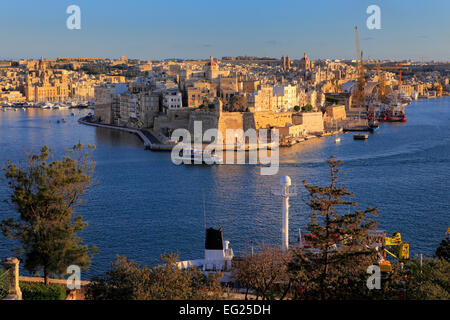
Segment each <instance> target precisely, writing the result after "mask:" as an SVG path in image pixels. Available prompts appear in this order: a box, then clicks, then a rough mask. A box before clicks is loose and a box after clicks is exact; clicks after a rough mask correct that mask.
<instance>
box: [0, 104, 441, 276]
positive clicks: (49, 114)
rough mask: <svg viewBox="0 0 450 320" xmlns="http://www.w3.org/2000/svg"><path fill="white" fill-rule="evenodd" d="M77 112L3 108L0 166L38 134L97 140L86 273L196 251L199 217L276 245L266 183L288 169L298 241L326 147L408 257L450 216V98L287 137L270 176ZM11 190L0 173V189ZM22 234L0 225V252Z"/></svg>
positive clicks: (0, 209) (227, 232)
mask: <svg viewBox="0 0 450 320" xmlns="http://www.w3.org/2000/svg"><path fill="white" fill-rule="evenodd" d="M71 112H74V113H75V115H74V116H72V115H71ZM84 114H85V112H84V111H83V112H81V111H73V110H41V109H27V110H22V109H18V110H17V111H14V110H8V111H5V112H0V151H1V152H0V164H1V167H4V165H5V163H6V161H7V160H8V159H11V160H12V161H14V162H20V163H22V164H23V163H24V159H25V152H32V151H34V152H38V151H39V148H40V147H42V145H44V144H47V145H49V146H50V147H52V148H53V149H54V150H55V151H56V152H58V153H60V154H61V153H63V152H64V149H65V148H66V147H71V146H72V145H74V144H76V143H78V142H82V143H84V144H95V145H96V147H97V148H96V150H95V151H94V152H93V159H94V160H95V162H96V170H95V179H96V186H95V188H93V189H91V190H89V192H88V193H87V194H86V197H85V198H84V203H83V205H82V206H81V207H79V208H78V211H77V212H78V213H79V214H81V215H82V216H83V218H84V220H86V221H87V222H88V223H89V226H88V227H86V228H85V230H84V231H83V232H82V234H81V236H82V237H83V239H84V241H85V243H87V244H89V245H96V246H97V247H98V248H99V250H100V253H99V254H97V255H96V256H95V257H94V259H93V261H92V267H91V269H90V271H89V272H87V273H86V272H85V273H84V274H83V275H82V277H83V278H89V277H90V276H92V275H96V274H100V273H103V272H105V271H107V270H108V269H109V265H110V262H111V261H113V260H114V259H115V256H116V255H117V254H118V255H122V256H126V257H128V258H129V259H133V260H135V261H137V262H139V263H142V264H148V265H151V264H154V263H157V262H158V261H159V256H160V255H161V254H162V253H164V252H178V253H179V255H180V258H181V259H195V258H202V256H203V247H204V227H205V225H206V226H208V227H215V228H218V227H222V228H223V229H224V237H225V239H226V240H230V241H231V244H230V246H231V247H232V248H233V250H234V251H235V254H237V255H242V254H244V253H245V252H246V251H247V250H249V249H250V246H251V243H252V242H253V243H254V244H255V245H256V244H258V243H262V242H264V243H265V244H269V245H281V233H280V228H281V200H280V199H279V198H276V197H275V196H273V195H272V193H271V190H272V189H273V187H274V186H277V185H278V184H279V180H280V177H281V176H283V175H289V176H291V178H292V181H293V182H294V183H296V189H297V193H298V194H297V196H296V197H294V198H291V200H290V204H291V208H290V225H289V227H290V244H291V245H295V244H296V235H297V230H298V229H299V228H301V229H302V230H303V231H305V225H306V223H307V222H308V216H309V215H310V210H309V208H308V207H307V205H306V204H305V201H306V200H307V198H308V196H307V194H306V192H305V189H304V187H303V184H302V181H303V180H305V179H306V180H308V182H309V183H313V184H321V185H323V184H326V183H328V181H329V175H328V174H329V171H328V170H327V163H326V160H327V158H328V157H329V156H330V155H336V156H337V157H338V158H339V159H340V160H343V161H344V164H343V166H342V168H343V171H344V172H345V176H344V177H343V178H342V180H341V182H342V183H344V184H345V185H347V187H348V189H349V190H350V191H352V192H354V194H355V197H354V200H355V201H357V202H358V208H361V209H363V208H365V207H367V206H376V207H378V208H379V215H378V217H377V218H376V219H377V221H378V228H379V229H382V230H385V231H387V232H388V233H392V232H401V234H402V239H403V240H404V241H407V242H409V243H410V250H411V255H412V256H414V255H415V254H419V253H423V254H424V255H428V256H431V255H433V254H434V250H435V249H436V247H437V246H438V245H439V242H440V240H441V239H442V238H443V237H444V235H445V231H446V229H447V227H448V226H449V222H450V183H449V181H450V126H449V124H450V98H449V97H447V98H443V99H431V100H421V101H416V102H413V104H412V105H410V106H408V107H406V115H407V117H408V121H407V122H406V123H382V124H381V126H380V130H379V132H377V133H374V134H369V139H368V140H366V141H355V140H353V135H352V134H351V133H350V134H342V135H341V136H340V137H341V141H340V143H335V137H334V136H330V137H323V138H317V139H311V140H308V141H305V142H302V143H299V144H297V145H294V146H293V147H291V148H282V149H281V150H280V162H281V163H280V168H279V172H278V174H277V175H274V176H262V175H260V167H259V166H256V165H254V166H249V165H222V166H212V167H208V166H183V165H180V166H176V165H174V164H173V163H172V162H171V160H170V159H171V158H170V153H165V152H151V151H146V150H144V148H143V144H142V142H141V141H140V140H139V138H138V137H137V136H135V135H133V134H130V133H126V132H118V131H114V130H110V129H104V128H95V127H91V126H84V125H81V124H79V123H78V122H77V119H78V118H80V117H81V116H83V115H84ZM62 118H64V119H65V122H63V121H60V122H59V123H58V120H61V119H62ZM9 192H10V190H9V189H8V188H7V181H6V180H5V178H4V175H3V173H2V175H1V177H0V200H5V199H7V198H8V197H9ZM13 216H16V213H15V212H14V210H13V208H11V207H10V205H8V204H6V203H4V202H0V219H6V218H9V217H13ZM17 245H18V244H17V243H15V242H14V241H11V240H8V239H6V238H5V237H3V236H2V235H0V258H1V259H4V258H6V257H9V256H13V255H14V253H13V251H12V250H13V248H15V247H17Z"/></svg>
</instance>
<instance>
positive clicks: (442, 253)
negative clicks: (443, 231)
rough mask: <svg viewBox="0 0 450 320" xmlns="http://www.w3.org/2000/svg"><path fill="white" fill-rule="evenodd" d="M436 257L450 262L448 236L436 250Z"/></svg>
mask: <svg viewBox="0 0 450 320" xmlns="http://www.w3.org/2000/svg"><path fill="white" fill-rule="evenodd" d="M435 256H436V257H438V258H439V259H444V260H446V261H447V262H450V238H449V236H446V237H445V239H443V240H442V241H441V243H440V244H439V247H438V248H437V249H436V253H435Z"/></svg>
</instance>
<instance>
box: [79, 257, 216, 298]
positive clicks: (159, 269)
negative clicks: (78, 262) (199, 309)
mask: <svg viewBox="0 0 450 320" xmlns="http://www.w3.org/2000/svg"><path fill="white" fill-rule="evenodd" d="M161 259H162V262H163V263H162V264H159V265H157V266H155V267H154V268H149V267H147V266H140V265H139V264H138V263H136V262H134V261H132V260H130V261H128V260H127V258H125V257H120V256H117V258H116V261H115V262H114V263H112V264H111V269H110V270H109V271H108V272H107V273H106V275H105V276H101V277H96V278H94V279H93V281H92V282H91V284H90V285H89V286H88V287H87V291H86V297H87V298H88V299H91V300H179V299H181V300H207V299H219V298H220V297H221V296H222V290H221V286H220V277H219V276H210V277H208V278H207V277H205V276H204V275H203V274H202V273H201V272H200V271H198V270H197V269H195V268H188V269H180V268H179V267H178V262H179V261H178V257H177V255H175V254H168V255H163V256H161Z"/></svg>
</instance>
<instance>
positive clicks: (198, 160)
mask: <svg viewBox="0 0 450 320" xmlns="http://www.w3.org/2000/svg"><path fill="white" fill-rule="evenodd" d="M175 160H177V161H181V162H182V163H183V164H203V165H213V164H223V159H222V157H220V156H218V155H217V154H215V152H214V151H213V152H211V155H209V156H208V155H206V154H205V153H204V150H198V149H197V150H196V149H183V150H182V151H181V155H179V156H178V157H175Z"/></svg>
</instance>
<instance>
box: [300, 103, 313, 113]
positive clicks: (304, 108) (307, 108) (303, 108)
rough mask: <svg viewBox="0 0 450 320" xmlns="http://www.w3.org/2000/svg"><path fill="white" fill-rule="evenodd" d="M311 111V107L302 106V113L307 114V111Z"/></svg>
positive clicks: (308, 105)
mask: <svg viewBox="0 0 450 320" xmlns="http://www.w3.org/2000/svg"><path fill="white" fill-rule="evenodd" d="M312 110H313V106H312V105H310V104H307V105H304V106H303V107H302V111H304V112H309V111H312Z"/></svg>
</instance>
